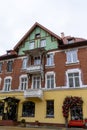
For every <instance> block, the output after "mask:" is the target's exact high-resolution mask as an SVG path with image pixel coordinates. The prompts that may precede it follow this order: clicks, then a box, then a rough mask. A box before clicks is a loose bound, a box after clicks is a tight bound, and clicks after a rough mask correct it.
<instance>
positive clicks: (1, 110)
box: [0, 102, 4, 116]
mask: <svg viewBox="0 0 87 130" xmlns="http://www.w3.org/2000/svg"><path fill="white" fill-rule="evenodd" d="M3 113H4V102H0V116H3Z"/></svg>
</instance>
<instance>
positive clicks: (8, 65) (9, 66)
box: [7, 61, 13, 72]
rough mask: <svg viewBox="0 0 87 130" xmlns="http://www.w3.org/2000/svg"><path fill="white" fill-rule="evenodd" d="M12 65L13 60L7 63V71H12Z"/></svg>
mask: <svg viewBox="0 0 87 130" xmlns="http://www.w3.org/2000/svg"><path fill="white" fill-rule="evenodd" d="M12 65H13V61H8V63H7V72H12Z"/></svg>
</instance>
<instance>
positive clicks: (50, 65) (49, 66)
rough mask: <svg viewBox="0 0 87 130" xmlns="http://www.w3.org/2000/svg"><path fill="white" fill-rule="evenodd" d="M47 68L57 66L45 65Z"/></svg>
mask: <svg viewBox="0 0 87 130" xmlns="http://www.w3.org/2000/svg"><path fill="white" fill-rule="evenodd" d="M45 67H46V68H51V67H55V64H53V65H45Z"/></svg>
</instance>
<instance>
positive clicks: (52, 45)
mask: <svg viewBox="0 0 87 130" xmlns="http://www.w3.org/2000/svg"><path fill="white" fill-rule="evenodd" d="M36 34H40V37H39V38H35V35H36ZM41 39H46V47H45V49H46V50H47V51H48V50H51V49H56V48H58V41H57V39H56V38H55V37H53V36H51V35H50V34H49V33H48V32H46V31H44V30H42V29H41V28H40V27H36V28H35V29H34V30H33V31H32V32H31V34H30V35H29V36H28V38H27V39H26V40H25V41H24V43H23V44H22V45H21V46H20V47H19V51H18V54H19V55H23V54H24V51H25V50H29V43H31V42H34V43H35V45H34V48H38V47H40V40H41Z"/></svg>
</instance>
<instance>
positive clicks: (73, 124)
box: [68, 120, 84, 127]
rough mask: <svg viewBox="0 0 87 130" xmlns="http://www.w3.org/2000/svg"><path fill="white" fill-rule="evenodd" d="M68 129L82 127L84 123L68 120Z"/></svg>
mask: <svg viewBox="0 0 87 130" xmlns="http://www.w3.org/2000/svg"><path fill="white" fill-rule="evenodd" d="M68 126H69V127H84V121H83V120H70V121H69V124H68Z"/></svg>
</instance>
